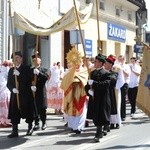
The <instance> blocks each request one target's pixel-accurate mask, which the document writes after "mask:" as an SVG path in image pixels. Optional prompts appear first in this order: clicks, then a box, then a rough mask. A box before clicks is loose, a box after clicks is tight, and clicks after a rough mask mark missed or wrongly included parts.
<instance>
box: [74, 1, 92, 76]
mask: <svg viewBox="0 0 150 150" xmlns="http://www.w3.org/2000/svg"><path fill="white" fill-rule="evenodd" d="M73 2H74V8H75V14H76V18H77V22H78V27H79V33H80V38H81V43H82V47H83V51H84V58H85V59H86V49H85V44H84V40H83V35H82V32H81V26H80V21H79V16H78V11H77V7H76V2H75V0H73ZM86 67H87V70H88V74H89V75H90V72H89V66H88V62H87V59H86Z"/></svg>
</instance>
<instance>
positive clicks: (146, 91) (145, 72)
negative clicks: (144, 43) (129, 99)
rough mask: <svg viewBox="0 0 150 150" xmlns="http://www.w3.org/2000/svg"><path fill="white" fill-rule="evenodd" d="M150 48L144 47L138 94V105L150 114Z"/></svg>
mask: <svg viewBox="0 0 150 150" xmlns="http://www.w3.org/2000/svg"><path fill="white" fill-rule="evenodd" d="M149 58H150V48H146V47H144V49H143V62H142V71H141V75H140V82H139V87H138V94H137V106H138V107H139V108H140V109H141V110H142V111H143V112H144V113H146V114H147V115H148V116H150V61H149Z"/></svg>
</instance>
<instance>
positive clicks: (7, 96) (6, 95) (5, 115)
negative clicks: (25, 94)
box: [0, 90, 11, 127]
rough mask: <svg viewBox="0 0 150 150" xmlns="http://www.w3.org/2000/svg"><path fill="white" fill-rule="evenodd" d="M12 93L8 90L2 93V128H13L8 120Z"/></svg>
mask: <svg viewBox="0 0 150 150" xmlns="http://www.w3.org/2000/svg"><path fill="white" fill-rule="evenodd" d="M9 99H10V92H9V91H8V90H5V91H2V92H1V93H0V127H9V126H11V123H10V120H9V119H8V109H9Z"/></svg>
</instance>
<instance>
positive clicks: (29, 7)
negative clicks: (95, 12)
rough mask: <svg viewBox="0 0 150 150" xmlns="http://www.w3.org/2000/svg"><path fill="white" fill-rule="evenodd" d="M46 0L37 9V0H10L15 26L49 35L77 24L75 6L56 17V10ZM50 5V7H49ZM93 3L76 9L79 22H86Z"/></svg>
mask: <svg viewBox="0 0 150 150" xmlns="http://www.w3.org/2000/svg"><path fill="white" fill-rule="evenodd" d="M51 2H52V1H47V3H46V5H44V4H43V5H44V6H43V7H42V1H41V7H40V9H39V7H38V5H39V3H38V0H30V1H29V0H12V8H13V10H14V24H15V27H16V28H19V29H21V30H23V31H26V32H28V33H31V34H36V35H50V34H51V33H54V32H58V31H62V30H64V29H66V28H69V27H71V26H77V19H76V14H75V8H74V7H72V8H71V9H70V10H69V11H68V12H67V13H66V14H64V15H63V17H62V18H58V16H56V14H58V10H57V9H56V8H55V7H52V6H51V5H52V4H51ZM50 6H51V9H50V8H49V7H50ZM42 8H43V9H42ZM54 8H55V9H54ZM92 8H93V3H90V4H88V5H87V6H86V7H85V8H84V9H83V10H81V11H78V15H79V19H80V23H81V24H83V23H86V22H87V21H88V19H89V18H90V15H91V12H92Z"/></svg>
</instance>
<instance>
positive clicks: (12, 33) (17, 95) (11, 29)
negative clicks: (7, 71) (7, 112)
mask: <svg viewBox="0 0 150 150" xmlns="http://www.w3.org/2000/svg"><path fill="white" fill-rule="evenodd" d="M9 16H10V31H11V37H12V50H13V62H14V69H16V63H15V61H14V59H15V46H14V41H15V37H14V32H13V20H12V12H11V0H9ZM15 86H16V89H17V90H18V87H19V85H18V81H17V76H16V75H15ZM16 97H17V106H18V109H20V102H19V94H18V93H16Z"/></svg>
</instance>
